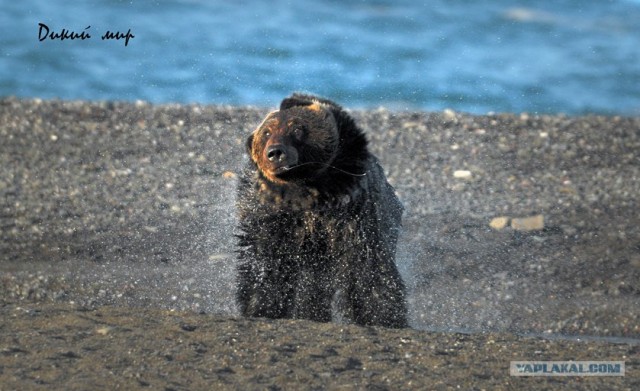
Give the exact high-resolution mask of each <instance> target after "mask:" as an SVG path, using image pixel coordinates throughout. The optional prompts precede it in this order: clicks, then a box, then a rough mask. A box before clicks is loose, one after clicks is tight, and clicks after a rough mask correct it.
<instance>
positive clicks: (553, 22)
mask: <svg viewBox="0 0 640 391" xmlns="http://www.w3.org/2000/svg"><path fill="white" fill-rule="evenodd" d="M72 4H73V5H72ZM638 21H640V1H637V0H636V1H633V0H612V1H606V2H604V1H598V2H585V1H581V0H563V1H554V2H533V1H513V0H497V1H491V2H468V1H461V0H455V1H443V0H436V1H430V2H425V3H424V4H421V3H419V2H414V1H408V0H407V1H391V0H387V1H385V0H380V1H371V2H364V1H296V2H289V1H284V0H276V1H272V2H260V1H252V0H248V1H236V2H228V1H199V0H179V1H156V2H154V3H151V2H140V1H138V2H128V1H106V0H104V1H96V0H94V1H86V2H82V3H80V2H75V3H67V2H61V1H48V2H44V1H35V0H25V1H14V2H5V3H4V4H3V12H2V13H0V25H1V26H2V31H3V33H2V34H1V35H0V47H1V48H2V59H1V60H0V96H3V95H18V96H24V97H36V96H37V97H43V98H52V97H61V98H64V99H91V100H104V99H116V100H138V99H141V100H147V101H151V102H200V103H219V104H255V105H263V106H273V105H275V104H277V102H279V100H280V99H281V98H282V97H283V96H284V95H286V94H288V93H290V92H291V91H292V90H305V91H314V92H317V93H319V94H322V95H326V96H329V97H332V98H334V99H337V100H339V101H340V102H341V103H343V104H344V105H348V106H357V107H377V106H380V105H385V106H388V107H391V108H393V109H405V108H408V109H426V110H441V109H443V108H453V109H455V110H460V111H468V112H473V113H485V112H488V111H498V112H502V111H509V112H520V111H528V112H544V113H557V112H564V113H569V114H580V113H586V112H596V113H607V114H627V115H638V114H640V49H639V47H640V23H638ZM38 23H44V24H46V25H47V26H48V27H49V28H50V30H51V31H56V32H60V30H61V29H62V28H66V29H69V30H73V31H76V32H78V33H81V32H83V31H86V32H88V33H90V34H91V35H92V37H91V38H90V39H87V40H65V41H60V40H54V41H52V40H50V39H45V40H44V41H42V42H41V41H40V40H39V35H38ZM87 26H91V27H90V28H89V29H86V30H85V28H86V27H87ZM107 30H110V31H112V32H113V31H119V32H122V33H126V32H127V31H129V30H130V31H131V33H132V34H133V35H134V36H135V37H134V38H132V39H130V41H129V43H128V45H127V46H125V45H124V41H123V40H120V41H115V40H105V41H103V40H101V39H100V37H101V36H102V35H103V34H104V33H105V32H106V31H107Z"/></svg>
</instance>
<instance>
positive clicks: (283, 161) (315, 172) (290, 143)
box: [237, 94, 407, 327]
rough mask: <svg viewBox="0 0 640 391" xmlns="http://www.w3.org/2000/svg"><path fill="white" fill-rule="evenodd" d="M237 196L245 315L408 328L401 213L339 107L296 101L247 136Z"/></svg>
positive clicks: (285, 103) (240, 302) (239, 289)
mask: <svg viewBox="0 0 640 391" xmlns="http://www.w3.org/2000/svg"><path fill="white" fill-rule="evenodd" d="M247 149H248V153H249V155H250V161H249V163H248V165H247V167H246V168H245V170H244V172H243V174H242V176H241V178H240V184H239V188H238V204H237V207H238V216H239V220H240V227H239V228H240V234H239V235H238V236H239V238H240V241H239V245H240V250H239V265H238V287H237V301H238V305H239V308H240V311H241V313H242V314H243V315H245V316H252V317H268V318H299V319H310V320H315V321H323V322H328V321H331V320H333V321H339V322H347V323H356V324H360V325H379V326H387V327H406V326H407V320H406V304H405V293H404V284H403V282H402V279H401V277H400V275H399V273H398V270H397V268H396V265H395V260H394V258H395V251H396V243H397V240H398V232H399V229H400V225H401V216H402V210H403V208H402V205H401V204H400V202H399V200H398V198H397V197H396V195H395V193H394V190H393V188H392V187H391V185H389V183H387V180H386V178H385V176H384V172H383V170H382V168H381V167H380V165H379V163H378V160H377V159H376V158H375V157H374V156H373V155H372V154H371V153H369V151H368V149H367V140H366V139H365V136H364V134H363V133H362V131H361V130H360V129H359V128H358V127H357V126H356V124H355V123H354V121H353V119H352V118H351V117H350V116H349V115H348V114H347V113H346V112H345V111H344V110H343V109H342V108H341V107H340V106H338V105H337V104H335V103H333V102H331V101H329V100H326V99H321V98H317V97H314V96H309V95H300V94H294V95H292V96H291V97H289V98H286V99H284V100H283V101H282V103H281V104H280V109H279V110H277V111H274V112H271V113H269V114H268V115H267V117H266V118H265V120H264V121H263V123H262V124H260V126H258V128H257V129H256V130H255V131H254V132H253V133H252V134H251V136H249V138H248V140H247Z"/></svg>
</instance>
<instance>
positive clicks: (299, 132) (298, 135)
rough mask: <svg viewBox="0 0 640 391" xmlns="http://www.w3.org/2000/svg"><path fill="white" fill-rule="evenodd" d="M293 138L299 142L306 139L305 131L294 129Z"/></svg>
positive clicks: (299, 128) (298, 128)
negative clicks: (303, 138)
mask: <svg viewBox="0 0 640 391" xmlns="http://www.w3.org/2000/svg"><path fill="white" fill-rule="evenodd" d="M293 136H294V137H295V138H296V139H298V140H302V137H304V129H303V128H301V127H297V128H295V129H293Z"/></svg>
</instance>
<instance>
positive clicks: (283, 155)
mask: <svg viewBox="0 0 640 391" xmlns="http://www.w3.org/2000/svg"><path fill="white" fill-rule="evenodd" d="M267 159H269V161H270V162H272V163H281V162H286V161H287V152H286V151H285V148H284V145H282V144H276V145H272V146H270V147H269V148H267Z"/></svg>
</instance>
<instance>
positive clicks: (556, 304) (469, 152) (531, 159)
mask: <svg viewBox="0 0 640 391" xmlns="http://www.w3.org/2000/svg"><path fill="white" fill-rule="evenodd" d="M267 111H268V109H258V108H246V107H245V108H243V107H223V106H200V105H162V106H154V105H149V104H146V103H143V102H137V103H112V102H101V103H92V102H63V101H41V100H17V99H14V98H5V99H1V100H0V139H1V140H2V142H1V143H0V236H1V240H0V305H2V309H1V310H0V311H2V320H0V337H1V338H2V340H1V341H0V342H1V345H0V349H2V350H0V389H23V388H24V387H23V386H25V387H27V386H28V387H37V386H38V385H39V384H42V385H43V387H44V386H46V387H47V388H58V389H60V388H65V389H82V388H86V385H87V384H94V385H98V386H101V387H103V388H107V385H111V384H113V385H120V386H121V387H123V388H129V387H130V386H132V385H134V386H136V387H137V386H140V387H142V386H144V385H145V384H148V385H152V386H153V388H161V386H163V387H165V389H172V388H173V389H181V388H207V384H208V385H216V384H217V385H223V384H226V385H228V386H231V387H236V388H246V389H251V388H256V389H257V388H260V389H263V388H269V387H270V386H274V388H277V387H284V388H290V386H291V384H292V383H291V382H293V381H299V382H300V383H299V384H301V385H305V386H304V387H303V388H307V387H306V386H309V387H320V388H323V387H329V388H334V387H335V388H337V387H339V386H342V385H352V386H353V385H355V386H357V387H363V388H367V387H369V388H379V389H385V388H386V387H389V388H390V389H396V388H413V387H415V388H419V386H420V385H421V384H422V385H425V384H428V385H430V386H432V388H443V389H444V388H447V387H456V386H457V385H460V386H461V387H462V388H463V389H472V388H473V387H476V388H477V389H483V388H487V389H494V388H496V387H498V388H500V387H502V388H505V389H509V388H514V389H523V388H528V387H529V386H530V387H531V388H549V389H550V388H556V387H557V386H559V385H564V384H565V382H567V383H566V384H568V385H571V386H572V387H574V388H575V387H577V388H582V389H597V388H602V387H605V388H610V389H637V388H638V382H639V380H638V379H639V377H638V375H637V368H638V367H637V365H638V356H639V354H638V353H640V352H638V345H639V343H640V311H639V310H640V227H639V224H638V222H639V221H640V216H639V212H638V206H637V202H638V199H637V198H638V194H640V182H639V181H638V179H639V178H640V157H639V156H640V154H639V153H638V151H640V118H621V117H600V116H588V117H579V118H574V117H566V116H561V115H560V116H535V115H527V114H521V115H513V114H496V115H493V114H492V115H487V116H472V115H465V114H460V113H454V112H449V111H445V112H442V113H410V112H406V113H405V112H390V111H388V110H384V109H380V110H371V111H354V112H353V115H354V117H355V118H356V120H357V121H358V123H359V124H360V125H361V126H362V127H363V128H364V129H365V130H366V132H367V134H368V136H369V138H370V140H371V146H372V149H373V151H374V153H376V155H378V157H379V158H380V160H381V161H382V163H383V167H384V168H385V170H386V172H387V175H388V177H389V180H390V182H391V183H392V184H393V185H394V186H395V187H396V189H397V191H398V194H399V196H400V199H401V200H402V201H403V202H404V204H405V207H406V213H405V216H404V226H405V229H404V233H403V235H402V242H401V244H400V248H399V251H398V264H399V267H400V269H401V272H402V273H403V275H404V276H405V279H406V281H407V284H408V287H409V301H410V303H409V307H410V317H411V324H412V326H413V327H414V330H400V331H391V330H382V329H369V328H358V327H355V326H345V325H322V324H313V323H310V322H271V321H257V320H240V319H236V318H234V316H235V315H236V309H235V305H234V303H233V300H232V292H233V278H234V271H233V266H234V255H233V251H234V239H233V235H232V234H233V231H234V225H235V217H234V209H233V201H234V191H235V185H236V181H237V178H236V173H237V172H238V170H239V167H240V166H241V164H242V161H243V159H245V158H246V156H244V154H243V153H244V151H243V144H244V139H245V137H246V136H247V134H248V133H249V132H250V131H251V130H253V127H254V126H256V125H257V124H258V123H259V121H260V120H261V118H262V117H263V116H264V115H265V114H266V113H267ZM171 311H173V312H171ZM100 317H102V318H104V319H107V320H105V324H106V326H105V327H107V329H105V330H108V332H105V333H102V332H101V331H99V330H102V329H100V328H99V327H98V326H97V324H99V323H100V322H99V321H97V320H96V319H98V320H99V318H100ZM180 322H186V323H185V324H187V325H195V326H194V327H196V328H195V331H189V330H185V329H184V328H182V326H180V324H181V323H180ZM187 328H191V326H189V327H187ZM96 330H98V331H96ZM345 330H346V331H345ZM459 332H464V334H460V333H459ZM245 333H246V335H247V337H246V339H242V338H241V337H239V338H235V337H234V335H238V336H243V335H245ZM345 333H346V334H345ZM487 333H490V334H487ZM491 333H499V334H491ZM345 335H347V337H345ZM523 335H529V336H531V335H535V336H544V337H545V338H546V339H536V338H530V337H523ZM571 336H583V337H582V339H583V341H575V340H573V339H571V338H572V337H571ZM586 336H589V337H586ZM594 336H596V337H606V339H604V340H600V341H595V340H593V338H592V337H594ZM234 338H235V339H236V342H237V341H241V343H240V344H239V345H238V346H235V345H234V343H235V342H234ZM558 338H560V339H558ZM404 340H406V341H409V342H402V341H404ZM585 340H586V342H585ZM105 341H109V342H108V343H107V342H105ZM180 341H182V342H180ZM186 341H188V343H187V342H186ZM411 341H415V342H416V343H415V344H413V343H412V342H411ZM491 341H494V342H491ZM114 342H116V343H114ZM199 344H201V345H203V346H204V347H203V348H202V349H201V350H202V351H201V352H199V351H198V349H199V348H197V346H200V345H199ZM156 345H157V346H156ZM194 346H195V347H194ZM254 347H255V348H254ZM325 347H326V349H325ZM323 349H325V350H323ZM165 351H167V352H168V353H165ZM207 352H209V354H207ZM443 352H444V353H443ZM166 355H169V356H170V357H171V359H169V358H167V357H166ZM76 356H77V357H76ZM514 357H518V358H517V359H523V360H526V359H532V360H533V359H549V360H551V359H553V360H566V359H611V360H626V361H627V376H625V377H624V378H598V379H593V378H553V379H550V378H549V379H547V378H545V379H542V380H540V379H531V378H527V379H524V380H523V379H520V378H518V379H516V378H510V377H509V376H508V372H505V371H506V369H505V368H507V367H508V361H509V360H511V359H515V358H514ZM541 357H543V358H541ZM624 357H626V358H624ZM485 358H486V360H485ZM261 360H262V361H261ZM264 360H267V361H268V360H271V362H273V365H272V366H273V368H272V369H270V368H271V367H264V364H261V363H263V362H264ZM483 360H484V361H483ZM480 361H482V362H480ZM505 363H506V364H505ZM100 365H102V366H101V370H100V371H99V370H98V368H97V366H100ZM505 365H506V366H505ZM127 368H131V369H127ZM180 368H183V369H186V371H184V372H180V370H181V369H180ZM425 371H426V372H425ZM295 379H297V380H295ZM190 382H193V383H190ZM410 382H411V383H410ZM421 382H422V383H421ZM83 384H84V385H85V387H83V386H82V385H83ZM189 384H192V385H193V387H191V386H189ZM108 388H111V387H108ZM114 388H115V387H114Z"/></svg>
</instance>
